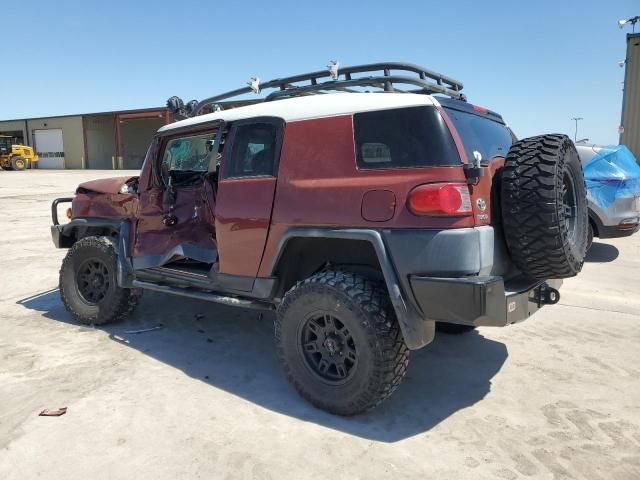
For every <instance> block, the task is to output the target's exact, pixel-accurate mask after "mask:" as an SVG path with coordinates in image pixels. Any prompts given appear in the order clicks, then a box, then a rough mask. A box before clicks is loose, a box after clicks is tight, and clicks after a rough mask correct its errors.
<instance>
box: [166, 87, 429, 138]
mask: <svg viewBox="0 0 640 480" xmlns="http://www.w3.org/2000/svg"><path fill="white" fill-rule="evenodd" d="M435 103H436V100H435V99H434V98H433V97H431V96H430V95H423V94H416V93H378V92H376V93H374V92H372V93H327V94H323V95H320V94H319V95H309V96H305V97H295V98H287V99H284V100H274V101H271V102H262V103H257V104H254V105H248V106H246V107H238V108H232V109H230V110H223V111H221V112H214V113H207V114H206V115H198V116H196V117H193V118H187V119H186V120H181V121H179V122H175V123H171V124H169V125H165V126H164V127H162V128H161V129H160V130H159V131H160V132H164V131H167V130H172V129H174V128H181V127H188V126H191V125H198V124H200V123H206V122H210V121H213V120H224V121H225V122H231V121H233V120H242V119H245V118H253V117H278V118H282V119H283V120H285V121H286V122H297V121H300V120H309V119H312V118H322V117H334V116H337V115H349V114H352V113H357V112H371V111H375V110H387V109H391V108H402V107H414V106H420V105H434V104H435Z"/></svg>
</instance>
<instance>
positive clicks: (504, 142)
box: [445, 107, 513, 163]
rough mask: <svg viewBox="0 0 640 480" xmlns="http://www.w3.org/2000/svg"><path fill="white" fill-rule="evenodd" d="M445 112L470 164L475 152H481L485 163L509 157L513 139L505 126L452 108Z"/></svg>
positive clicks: (446, 109)
mask: <svg viewBox="0 0 640 480" xmlns="http://www.w3.org/2000/svg"><path fill="white" fill-rule="evenodd" d="M445 111H446V112H447V114H448V115H449V118H451V121H452V122H453V125H454V126H455V128H456V130H457V131H458V134H459V135H460V138H461V139H462V143H463V144H464V149H465V151H466V152H467V158H468V159H469V161H470V162H473V159H474V154H473V152H475V151H477V152H480V154H481V155H482V161H483V163H485V162H488V161H489V160H491V159H492V158H493V157H506V156H507V153H508V152H509V149H510V148H511V144H512V143H513V138H512V136H511V132H510V131H509V129H508V128H507V127H506V126H505V125H502V124H501V123H498V122H495V121H493V120H490V119H489V118H486V117H482V116H480V115H475V114H473V113H466V112H461V111H459V110H454V109H452V108H446V107H445Z"/></svg>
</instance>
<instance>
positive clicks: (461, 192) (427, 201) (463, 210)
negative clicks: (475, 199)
mask: <svg viewBox="0 0 640 480" xmlns="http://www.w3.org/2000/svg"><path fill="white" fill-rule="evenodd" d="M407 206H408V207H409V210H410V211H411V213H413V214H414V215H441V216H448V215H452V216H458V215H471V214H472V213H473V212H472V209H471V196H470V195H469V187H468V186H467V185H466V184H465V183H430V184H427V185H420V186H418V187H416V188H414V189H413V190H411V192H409V196H408V197H407Z"/></svg>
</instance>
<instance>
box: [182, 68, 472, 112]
mask: <svg viewBox="0 0 640 480" xmlns="http://www.w3.org/2000/svg"><path fill="white" fill-rule="evenodd" d="M392 70H395V71H399V72H410V73H414V74H417V75H415V76H409V75H395V74H392ZM379 72H381V73H382V75H380V73H379ZM363 73H376V75H371V76H363V77H359V78H354V76H353V75H354V74H363ZM324 78H331V72H330V71H329V70H319V71H316V72H310V73H303V74H300V75H293V76H290V77H285V78H276V79H274V80H270V81H268V82H263V83H260V90H261V91H264V90H268V89H276V90H275V91H274V92H271V93H270V94H269V95H267V97H266V98H265V99H264V100H265V101H270V100H277V99H281V98H287V97H293V96H296V95H308V94H311V93H324V91H326V90H346V91H348V90H347V89H349V87H375V88H381V89H382V90H383V91H386V92H404V90H400V89H397V88H396V87H395V86H394V84H401V85H413V86H416V87H419V88H418V89H417V90H412V92H414V93H427V94H432V93H440V94H443V95H447V96H449V97H451V98H456V99H459V100H466V98H465V96H464V94H463V93H460V91H461V90H462V88H463V85H462V83H461V82H459V81H457V80H454V79H453V78H450V77H447V76H445V75H442V74H440V73H437V72H433V71H431V70H427V69H426V68H423V67H420V66H418V65H414V64H412V63H401V62H383V63H370V64H366V65H354V66H352V67H340V68H339V70H338V76H337V79H336V80H327V81H318V80H319V79H324ZM300 82H309V84H308V85H294V84H296V83H300ZM252 92H253V90H252V88H251V86H247V87H242V88H238V89H236V90H231V91H229V92H225V93H222V94H219V95H215V96H213V97H210V98H207V99H205V100H202V101H200V102H198V104H197V105H196V106H195V107H194V109H193V110H192V113H191V116H195V115H198V114H199V113H200V112H201V111H202V109H203V108H204V107H206V106H207V105H211V104H214V103H216V102H219V101H221V100H225V99H228V98H233V97H238V96H241V95H246V94H248V93H252Z"/></svg>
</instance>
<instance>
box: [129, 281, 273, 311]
mask: <svg viewBox="0 0 640 480" xmlns="http://www.w3.org/2000/svg"><path fill="white" fill-rule="evenodd" d="M132 286H133V287H137V288H143V289H145V290H153V291H156V292H162V293H170V294H172V295H180V296H182V297H189V298H197V299H198V300H207V301H209V302H215V303H221V304H222V305H229V306H231V307H243V308H253V309H258V310H273V308H274V307H273V305H272V304H270V303H265V302H257V301H255V300H251V299H247V298H238V297H230V296H224V295H218V294H216V293H212V292H204V291H202V290H195V289H192V288H176V287H170V286H168V285H158V284H156V283H150V282H143V281H142V280H134V281H133V284H132Z"/></svg>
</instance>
